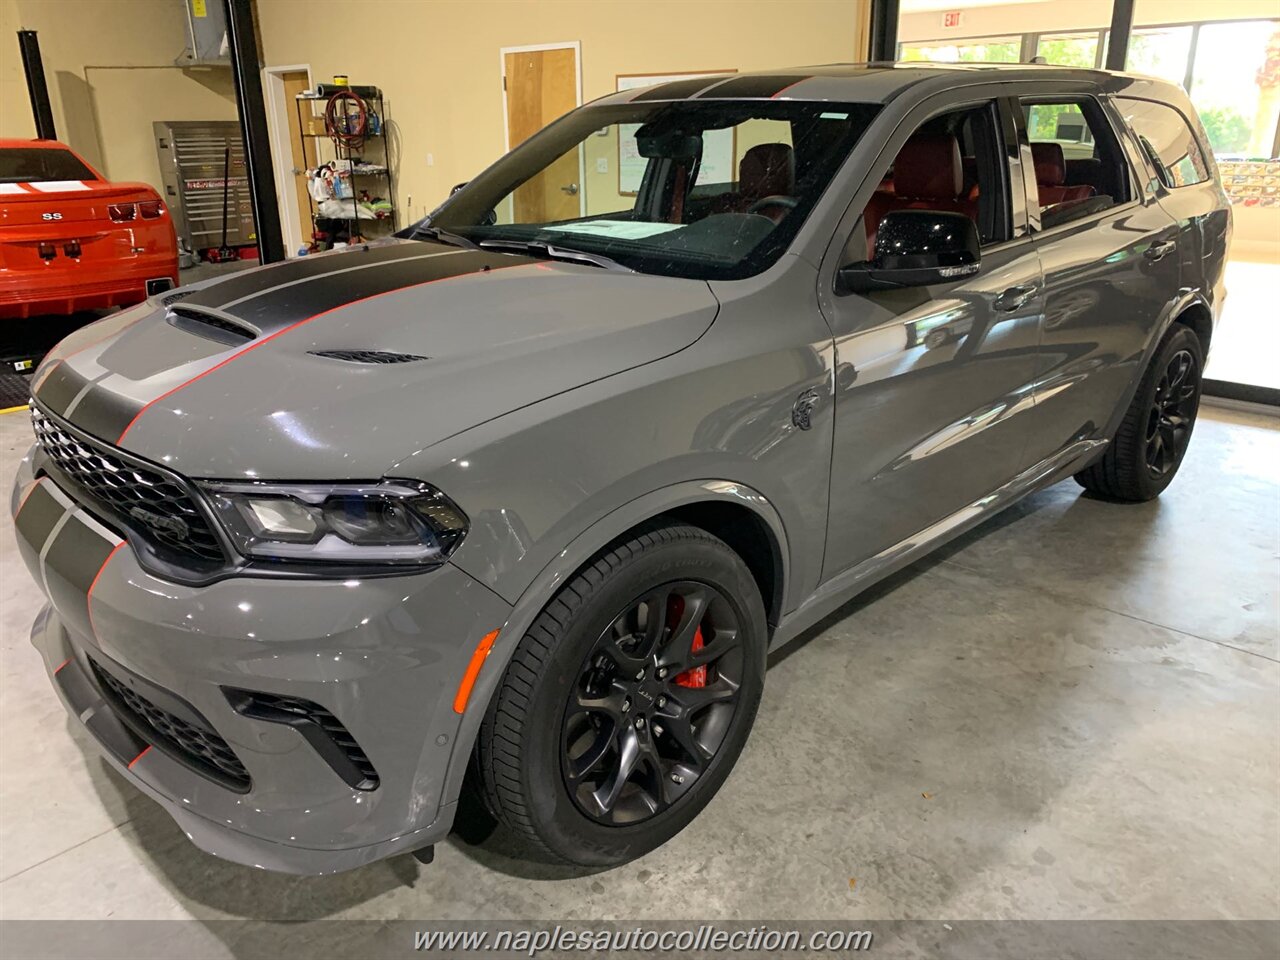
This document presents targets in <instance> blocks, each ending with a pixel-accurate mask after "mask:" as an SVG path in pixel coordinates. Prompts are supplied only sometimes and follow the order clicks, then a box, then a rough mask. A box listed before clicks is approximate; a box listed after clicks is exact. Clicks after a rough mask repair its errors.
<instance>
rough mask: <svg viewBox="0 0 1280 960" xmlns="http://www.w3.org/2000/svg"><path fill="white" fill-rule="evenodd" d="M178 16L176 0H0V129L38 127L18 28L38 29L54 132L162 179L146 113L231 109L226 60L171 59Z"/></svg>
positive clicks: (115, 174)
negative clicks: (191, 66)
mask: <svg viewBox="0 0 1280 960" xmlns="http://www.w3.org/2000/svg"><path fill="white" fill-rule="evenodd" d="M185 16H186V15H185V13H184V12H183V5H182V2H181V0H0V136H3V137H33V136H35V124H34V122H33V120H32V118H31V106H30V101H29V100H28V98H27V87H26V81H25V79H24V76H23V72H22V59H21V57H20V56H19V52H18V40H17V36H16V33H17V31H18V30H19V29H29V30H36V31H37V32H38V34H39V39H40V53H41V58H42V59H43V61H44V71H45V80H46V82H47V83H48V86H49V99H50V101H51V102H52V105H53V121H54V126H55V127H56V128H57V132H58V138H59V139H60V140H63V141H64V142H67V143H69V144H70V145H71V146H72V147H74V148H75V149H76V150H77V151H79V152H80V153H81V154H82V155H83V156H84V158H85V159H86V160H88V161H89V162H90V163H91V164H93V165H94V166H95V167H97V168H98V169H99V170H101V171H102V172H103V173H104V174H105V175H106V176H108V177H110V178H111V179H113V180H141V181H144V182H146V183H151V184H153V185H155V186H159V182H160V167H159V162H158V161H157V159H156V148H155V138H154V135H153V133H152V129H151V123H152V121H153V120H234V119H235V118H236V103H235V93H234V90H233V88H232V83H231V70H230V69H229V68H227V67H220V68H211V69H200V70H186V69H182V68H180V67H175V66H174V65H173V61H174V59H175V58H176V57H178V56H179V55H180V54H181V53H182V50H183V47H184V45H185V37H186V24H185Z"/></svg>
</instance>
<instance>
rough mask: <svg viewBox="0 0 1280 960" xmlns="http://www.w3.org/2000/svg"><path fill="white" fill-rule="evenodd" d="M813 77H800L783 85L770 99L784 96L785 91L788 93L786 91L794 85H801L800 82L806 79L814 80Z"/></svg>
mask: <svg viewBox="0 0 1280 960" xmlns="http://www.w3.org/2000/svg"><path fill="white" fill-rule="evenodd" d="M812 79H813V77H801V78H800V79H799V80H797V81H796V82H795V83H788V84H787V85H786V86H785V87H783V88H782V89H781V90H779V91H778V92H777V93H775V94H774V95H773V96H772V97H770V98H769V99H770V100H777V99H778V98H779V97H780V96H782V95H783V94H784V93H786V92H787V91H788V90H790V89H791V88H792V87H794V86H797V85H799V84H801V83H804V82H805V81H806V80H812Z"/></svg>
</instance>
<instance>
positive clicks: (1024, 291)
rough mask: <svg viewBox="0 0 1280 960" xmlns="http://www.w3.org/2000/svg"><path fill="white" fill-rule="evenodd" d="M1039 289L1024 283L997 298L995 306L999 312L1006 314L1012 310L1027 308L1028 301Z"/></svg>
mask: <svg viewBox="0 0 1280 960" xmlns="http://www.w3.org/2000/svg"><path fill="white" fill-rule="evenodd" d="M1037 289H1038V288H1037V287H1036V286H1035V285H1034V284H1030V283H1022V284H1019V285H1018V286H1016V287H1010V288H1009V289H1008V290H1005V291H1004V292H1003V293H1001V294H1000V296H998V297H996V300H995V303H994V304H993V306H994V307H995V308H996V309H997V310H1000V311H1003V312H1006V313H1007V312H1009V311H1010V310H1017V309H1018V308H1019V307H1022V306H1025V305H1026V304H1027V301H1029V300H1030V299H1031V298H1032V297H1034V296H1035V295H1036V290H1037Z"/></svg>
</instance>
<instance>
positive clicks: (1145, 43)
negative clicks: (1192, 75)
mask: <svg viewBox="0 0 1280 960" xmlns="http://www.w3.org/2000/svg"><path fill="white" fill-rule="evenodd" d="M1191 29H1192V28H1191V27H1189V26H1183V27H1142V28H1139V29H1137V30H1134V31H1133V33H1132V34H1131V35H1130V37H1129V55H1128V57H1127V58H1126V60H1125V64H1124V68H1125V69H1126V70H1131V71H1132V72H1134V73H1145V74H1146V75H1147V76H1149V77H1159V78H1160V79H1162V80H1168V81H1169V82H1170V83H1176V84H1178V85H1180V86H1181V85H1182V84H1183V83H1185V82H1186V79H1187V58H1188V57H1189V56H1190V55H1191Z"/></svg>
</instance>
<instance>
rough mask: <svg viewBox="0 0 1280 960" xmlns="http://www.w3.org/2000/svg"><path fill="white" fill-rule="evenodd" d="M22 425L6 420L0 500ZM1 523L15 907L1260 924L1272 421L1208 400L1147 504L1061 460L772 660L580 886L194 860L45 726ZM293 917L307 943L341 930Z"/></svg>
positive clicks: (1275, 858) (6, 888) (5, 750)
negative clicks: (637, 828)
mask: <svg viewBox="0 0 1280 960" xmlns="http://www.w3.org/2000/svg"><path fill="white" fill-rule="evenodd" d="M29 440H30V430H29V427H28V424H27V421H26V417H25V416H23V415H21V414H16V415H7V416H3V417H0V456H2V457H3V470H2V474H3V476H0V486H3V489H4V491H5V495H6V497H7V491H8V484H9V483H10V478H11V477H12V473H13V470H14V465H15V462H16V460H17V459H18V457H19V456H20V455H21V453H22V452H23V451H24V450H25V448H26V445H27V444H28V442H29ZM10 526H11V523H10V521H9V518H8V513H7V510H6V511H4V516H3V520H0V528H2V529H0V604H2V607H3V611H2V613H3V615H2V617H0V656H2V660H0V805H2V807H0V809H2V810H3V816H2V817H0V917H3V918H5V919H18V918H48V919H67V920H69V919H93V918H113V919H169V918H173V919H179V918H195V919H196V920H197V921H199V922H198V923H193V924H187V925H183V927H182V930H183V931H184V933H183V935H182V937H183V939H182V944H183V954H184V955H186V956H206V955H207V956H230V955H239V956H245V955H248V954H247V953H246V951H245V949H244V948H243V943H244V942H245V941H244V937H246V936H249V935H250V934H251V933H252V931H254V930H260V929H261V927H260V926H259V923H260V922H266V923H269V924H285V923H295V922H297V921H301V920H316V919H324V918H360V919H376V920H402V919H403V920H415V921H427V920H431V919H442V918H450V919H457V920H463V919H468V918H485V917H488V918H512V919H521V918H523V919H529V918H541V919H543V920H547V919H550V920H551V921H553V922H574V923H577V924H582V923H583V922H585V921H587V920H590V919H600V918H606V919H607V918H621V919H641V918H648V919H657V918H664V919H694V918H716V919H723V920H727V919H742V920H748V921H758V920H762V919H770V920H775V921H776V920H778V919H780V918H781V919H796V918H808V919H824V920H839V921H845V922H854V921H859V920H877V919H883V920H888V919H952V920H956V919H959V920H964V919H979V918H982V919H994V920H1013V919H1025V920H1049V919H1078V918H1085V919H1094V920H1106V919H1112V920H1129V919H1146V920H1172V919H1180V920H1198V919H1241V918H1243V919H1254V920H1267V919H1270V920H1275V919H1277V918H1280V600H1278V593H1280V590H1278V586H1280V583H1278V581H1280V575H1278V571H1280V567H1278V552H1277V547H1278V543H1280V421H1277V420H1275V419H1271V418H1266V417H1258V416H1254V415H1249V414H1241V413H1233V412H1229V411H1224V410H1214V409H1206V410H1205V412H1204V415H1203V416H1202V419H1201V421H1200V424H1199V425H1198V427H1197V429H1196V437H1195V439H1194V441H1193V443H1192V447H1191V452H1190V455H1189V459H1188V461H1187V463H1186V464H1185V465H1184V467H1183V471H1182V473H1181V475H1180V476H1179V477H1178V479H1177V481H1176V482H1175V483H1174V485H1173V486H1172V487H1171V488H1170V490H1169V491H1168V492H1167V494H1166V496H1165V497H1163V498H1162V499H1161V500H1159V501H1158V502H1156V503H1152V504H1147V505H1143V506H1118V505H1112V504H1107V503H1103V502H1099V501H1095V500H1090V499H1086V498H1084V497H1082V496H1081V491H1080V490H1079V489H1078V488H1077V487H1076V485H1075V484H1074V483H1073V482H1071V481H1067V482H1065V483H1063V484H1060V485H1058V486H1056V487H1054V488H1052V489H1050V490H1046V491H1044V492H1042V493H1040V494H1038V495H1036V496H1034V497H1032V498H1030V499H1028V500H1026V501H1024V502H1023V503H1022V504H1021V505H1019V506H1018V507H1015V508H1014V509H1013V510H1012V511H1010V512H1007V513H1006V514H1005V515H1003V516H1002V517H998V518H996V519H995V520H993V521H992V522H990V523H988V524H987V525H986V526H984V527H981V528H979V529H978V530H977V531H975V532H974V533H972V534H970V535H968V536H966V537H965V538H964V539H962V540H961V541H959V542H957V543H956V544H953V545H951V546H950V547H948V548H946V549H945V550H944V551H943V552H942V553H941V554H940V555H939V556H935V557H933V558H931V559H929V560H927V561H925V562H923V563H920V564H917V565H916V566H915V567H913V568H911V569H909V570H907V571H905V572H904V573H903V574H901V575H899V576H898V577H896V578H895V579H894V580H892V581H891V582H889V583H887V584H884V585H882V586H881V587H879V588H877V589H876V590H875V591H874V592H873V593H872V594H871V595H869V596H867V597H865V598H863V599H861V600H859V601H857V602H856V603H855V604H853V605H850V606H849V607H847V608H846V609H845V610H843V611H841V612H840V614H839V615H837V616H836V617H834V618H832V619H831V620H830V621H828V622H827V623H825V624H823V625H821V626H820V628H819V629H818V630H816V631H814V632H812V633H811V634H810V635H808V637H807V638H805V639H804V642H803V643H802V644H801V645H799V646H793V647H792V648H790V649H789V650H788V651H785V652H784V655H783V656H781V657H777V658H775V660H776V662H775V663H774V665H773V667H772V669H771V670H770V672H769V675H768V680H767V683H766V688H765V701H764V704H763V707H762V708H761V713H760V717H759V719H758V721H757V724H756V730H755V732H754V734H753V736H752V739H751V741H750V743H749V744H748V746H747V749H746V751H745V753H744V755H743V758H742V760H741V762H740V764H739V766H738V769H737V770H736V771H735V772H734V774H733V776H732V777H731V778H730V780H729V782H728V784H727V786H726V787H725V789H724V790H723V791H722V792H721V795H720V796H719V797H717V798H716V800H715V801H713V803H712V804H711V806H710V807H709V808H708V809H707V811H706V812H705V813H704V814H703V815H702V816H701V817H700V818H699V819H698V820H697V821H695V822H694V824H693V825H692V826H691V827H690V828H689V829H687V830H686V831H685V832H684V833H683V834H681V835H680V836H679V837H677V838H676V839H675V840H674V841H673V842H672V843H670V844H669V845H668V846H666V847H665V848H663V849H660V850H658V851H656V852H654V853H652V854H650V855H649V856H648V857H646V858H644V859H643V860H641V861H640V862H638V863H636V864H634V865H632V866H630V867H626V868H623V869H618V870H614V871H609V872H604V873H598V874H595V875H585V876H583V875H574V874H572V873H570V872H567V871H558V870H555V869H553V868H549V867H545V866H542V867H539V866H529V865H525V864H523V863H521V862H518V861H515V860H512V859H510V858H509V857H507V856H506V855H505V854H504V852H503V849H504V847H503V841H502V838H501V837H500V836H499V837H495V838H491V839H490V840H488V841H486V842H485V843H484V844H482V845H480V846H471V845H468V844H467V843H464V842H462V841H461V840H456V839H455V840H453V841H451V842H450V843H448V844H445V845H443V846H441V847H440V848H438V850H437V857H436V862H435V864H434V865H432V866H430V867H420V866H418V865H417V864H416V863H415V862H414V861H412V860H410V859H408V858H400V859H398V860H395V861H392V862H387V863H381V864H377V865H374V866H371V867H368V868H365V869H362V870H358V871H355V872H352V873H348V874H345V875H340V876H336V877H328V878H320V879H306V878H294V877H284V876H277V875H271V874H265V873H261V872H256V871H253V870H249V869H244V868H240V867H237V866H233V865H230V864H227V863H225V862H221V861H218V860H215V859H213V858H211V857H209V856H206V855H205V854H203V853H201V852H199V851H197V850H196V849H195V848H194V847H192V846H191V845H189V844H188V843H187V841H186V839H185V838H184V837H183V835H182V833H181V832H180V831H179V830H178V829H177V828H176V827H175V826H174V824H173V823H172V822H171V821H170V820H169V819H168V817H167V816H166V815H165V814H164V813H163V812H162V811H161V810H160V808H159V807H157V806H155V805H154V804H152V803H151V802H150V801H148V800H147V799H145V798H144V797H142V796H141V795H140V794H138V793H137V792H135V791H134V790H133V789H132V788H131V787H130V786H129V785H128V784H127V783H125V782H124V781H123V780H122V779H121V778H120V777H118V776H116V775H115V774H114V773H113V772H111V771H110V770H109V769H108V768H107V767H106V765H105V764H104V763H103V762H102V761H101V760H100V759H98V757H97V756H96V754H95V752H94V750H93V749H92V748H91V747H90V746H89V745H88V744H87V743H85V742H84V741H85V736H84V735H83V734H81V733H80V732H79V731H75V732H73V729H72V725H71V724H69V723H68V722H67V719H66V718H65V717H64V715H63V711H62V708H61V706H60V705H59V703H58V701H57V698H56V697H55V696H54V694H53V693H52V691H51V690H50V689H49V684H48V681H47V680H46V678H45V675H44V671H43V669H42V667H41V664H40V661H39V658H38V657H37V656H36V654H35V652H34V650H32V649H31V647H30V645H29V643H28V640H27V633H28V625H29V624H30V622H31V620H32V618H33V617H34V616H35V614H36V611H37V609H38V608H39V606H40V603H41V599H40V596H39V594H38V592H37V591H36V589H35V588H34V587H33V586H32V585H31V583H30V582H29V580H28V577H27V574H26V571H25V570H24V569H23V568H22V566H21V563H20V561H19V559H18V557H17V556H16V552H15V550H14V547H13V539H12V533H11V531H10V530H9V527H10ZM293 929H295V930H296V936H297V937H298V938H300V941H299V951H300V953H302V954H305V952H310V953H311V954H312V955H315V954H316V953H321V954H326V950H325V948H324V946H323V945H322V943H323V942H329V943H332V941H318V940H313V941H312V943H311V945H310V946H309V947H308V946H307V945H306V944H307V938H308V937H309V936H312V935H311V934H307V933H305V932H304V931H302V930H300V929H297V928H293ZM325 936H328V934H314V937H325ZM326 955H327V954H326ZM351 955H358V954H356V953H353V954H351ZM1130 955H1138V954H1137V953H1134V954H1130Z"/></svg>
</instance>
